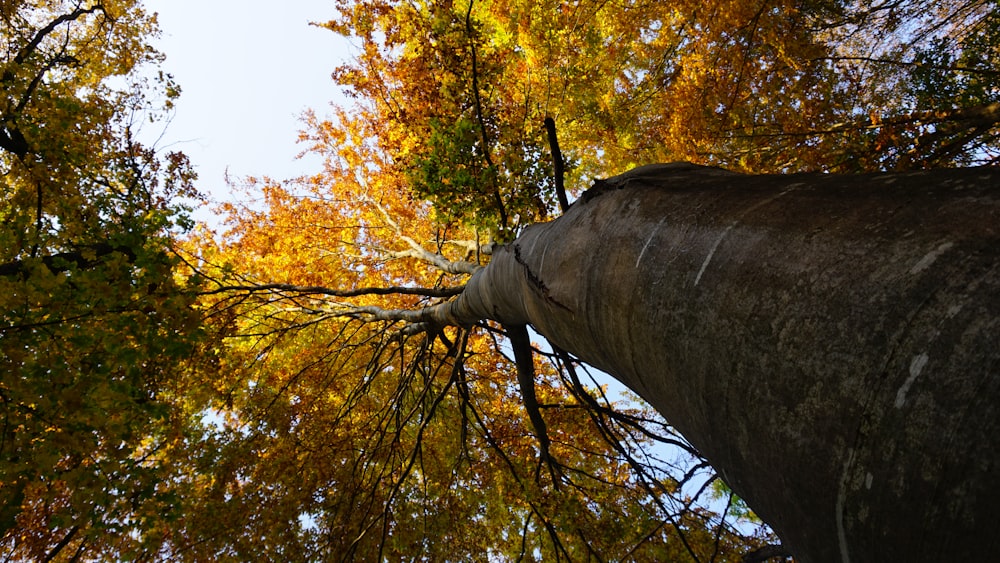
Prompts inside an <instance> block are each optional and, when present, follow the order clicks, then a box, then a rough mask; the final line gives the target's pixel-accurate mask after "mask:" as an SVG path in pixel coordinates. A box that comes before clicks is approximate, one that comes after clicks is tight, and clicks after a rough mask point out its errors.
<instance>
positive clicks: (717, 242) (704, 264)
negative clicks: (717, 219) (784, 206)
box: [694, 183, 805, 285]
mask: <svg viewBox="0 0 1000 563" xmlns="http://www.w3.org/2000/svg"><path fill="white" fill-rule="evenodd" d="M803 185H805V184H802V183H795V184H791V185H789V186H788V187H787V188H786V189H784V190H782V191H781V193H778V194H776V195H773V196H771V197H769V198H767V199H765V200H763V201H758V202H757V203H755V204H753V205H751V206H750V207H748V208H747V209H746V211H744V212H743V213H740V218H742V217H743V216H744V215H747V214H749V213H753V212H754V211H756V210H757V209H759V208H761V207H764V206H765V205H767V204H769V203H771V202H772V201H774V200H776V199H778V198H779V197H781V196H783V195H785V194H787V193H788V192H790V191H792V190H794V189H795V188H798V187H801V186H803ZM739 224H740V219H739V218H737V219H736V220H735V221H733V222H732V223H731V224H730V225H729V226H727V227H726V228H725V229H723V230H722V232H721V233H719V238H717V239H715V244H713V245H712V248H711V249H710V250H709V251H708V256H705V261H704V262H702V263H701V269H700V270H698V275H697V276H695V277H694V285H698V282H700V281H701V276H702V274H704V273H705V269H706V268H708V263H709V262H711V261H712V256H715V251H716V250H718V248H719V245H720V244H722V239H724V238H726V235H728V234H729V231H731V230H733V227H735V226H736V225H739Z"/></svg>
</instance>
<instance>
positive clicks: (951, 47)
mask: <svg viewBox="0 0 1000 563" xmlns="http://www.w3.org/2000/svg"><path fill="white" fill-rule="evenodd" d="M0 19H2V25H3V38H4V40H5V42H4V46H3V47H2V49H3V51H2V55H0V56H2V58H0V72H2V74H0V83H2V84H3V91H2V92H0V120H2V121H0V149H2V150H0V167H2V173H3V178H2V181H0V190H2V191H3V195H4V198H3V203H2V205H0V219H2V220H0V301H2V302H3V306H2V307H0V315H2V322H3V325H2V326H0V339H2V340H0V342H2V349H0V369H2V380H0V399H2V405H3V406H2V408H3V423H2V432H3V433H2V436H0V451H2V454H3V455H2V457H0V498H2V500H3V503H2V504H3V507H2V508H0V531H2V536H0V549H2V550H3V552H4V553H5V555H6V556H7V557H8V558H10V559H12V560H29V559H38V560H43V559H48V560H79V559H142V560H171V561H173V560H191V561H204V560H220V561H227V560H229V561H245V560H271V559H273V560H282V561H315V560H365V561H367V560H392V561H395V560H404V559H405V560H414V559H423V560H545V561H549V560H564V559H565V560H573V561H576V560H637V561H654V560H669V561H685V560H692V561H739V560H741V558H742V557H743V556H744V555H745V554H747V553H750V552H752V551H754V550H756V549H761V548H764V549H765V550H770V552H772V553H777V554H780V553H781V552H780V549H778V548H775V547H770V548H768V547H765V546H766V545H767V544H771V543H775V542H776V541H777V539H776V538H774V537H773V536H772V535H771V534H770V533H769V532H768V530H767V528H766V526H763V525H761V523H759V522H758V521H757V520H756V519H755V518H754V517H753V515H752V514H750V513H749V512H748V511H747V509H746V507H745V506H744V505H742V503H741V502H740V501H739V499H735V498H734V497H732V495H730V494H729V493H728V491H727V490H726V489H725V487H723V486H720V485H719V483H718V482H717V481H716V478H715V477H714V475H713V474H712V473H711V469H710V468H709V467H707V465H706V464H705V463H703V462H702V461H701V459H700V458H699V456H698V453H697V452H696V451H694V450H693V448H691V447H690V446H689V445H687V444H686V442H684V440H683V439H682V438H681V437H679V436H677V435H675V434H674V433H673V431H672V430H671V429H670V427H669V426H668V425H667V424H666V423H665V422H664V421H662V420H661V419H660V418H659V417H658V416H657V415H656V414H655V413H653V412H652V411H651V410H650V409H648V408H646V407H644V406H643V405H642V404H640V403H638V402H637V401H636V400H634V398H628V399H623V398H620V397H619V396H618V393H617V392H614V391H611V390H609V389H608V388H607V387H602V384H601V383H600V382H598V381H595V380H592V379H591V378H590V376H589V374H588V372H587V370H586V367H585V366H583V365H581V364H579V363H578V362H576V361H574V359H573V358H572V357H570V356H569V355H567V354H564V353H562V352H561V351H559V350H552V349H551V348H549V347H547V346H546V345H545V343H544V342H536V350H535V352H536V353H535V355H534V361H535V366H534V367H535V373H536V375H537V377H536V381H535V389H536V392H537V399H538V405H537V407H538V411H540V412H541V414H542V416H543V418H544V421H545V423H546V429H547V430H546V433H547V436H548V438H549V439H550V441H551V447H550V452H549V453H550V456H551V459H548V460H547V459H545V456H543V455H541V454H542V451H541V449H540V436H539V428H538V427H537V425H535V424H533V423H532V422H531V420H530V417H529V414H528V411H526V409H525V406H524V402H523V400H522V399H523V397H522V390H521V389H520V388H519V387H518V384H517V378H516V376H515V375H514V372H515V369H514V363H513V356H512V353H511V350H510V347H509V345H508V344H507V340H506V338H505V335H504V327H501V326H498V325H496V324H492V323H487V322H483V323H480V324H478V325H475V326H454V327H445V326H435V325H432V324H428V323H426V322H423V321H422V320H419V319H417V318H416V317H415V316H413V315H411V313H413V312H414V311H419V310H420V309H421V308H423V307H425V306H428V305H432V304H434V303H439V302H441V301H442V300H445V299H448V298H450V297H453V296H454V295H457V294H458V293H459V292H461V291H462V290H463V288H464V284H465V282H466V280H467V279H468V276H469V275H470V274H472V273H474V272H475V271H476V270H477V268H479V267H481V266H482V265H484V264H486V263H488V261H489V256H490V251H491V250H492V248H493V247H494V246H493V245H495V244H502V243H504V242H507V241H510V240H512V239H513V238H514V237H515V236H516V235H517V234H518V232H519V231H520V230H521V229H522V228H523V227H525V226H526V225H529V224H531V223H533V222H538V221H544V220H547V219H549V218H551V217H552V216H554V215H556V214H557V213H558V212H559V211H558V207H557V205H556V202H557V194H556V191H555V185H556V182H555V177H554V175H553V162H552V160H551V154H552V152H551V147H550V143H549V139H548V137H547V136H546V131H545V129H544V128H543V122H544V120H545V118H546V117H549V118H552V119H553V120H554V123H555V124H556V130H557V133H558V136H559V143H560V145H561V146H562V148H563V153H564V154H565V157H566V160H565V165H566V178H565V179H566V185H567V186H568V188H569V189H570V192H571V194H572V193H579V191H580V190H581V189H582V188H584V187H586V185H587V184H588V182H589V181H590V180H592V179H594V178H598V177H602V176H607V175H610V174H612V173H616V172H620V171H622V170H624V169H626V168H629V167H631V166H633V165H637V164H645V163H649V162H656V161H672V160H689V161H694V162H699V163H704V164H714V165H720V166H725V167H728V168H733V169H739V170H742V171H749V172H761V171H770V172H775V171H797V170H836V171H857V170H869V169H893V168H912V167H926V166H956V165H968V164H980V163H995V159H996V157H997V148H998V147H997V132H998V128H997V122H998V120H1000V109H998V108H1000V106H998V104H1000V100H998V99H997V97H998V95H1000V94H998V91H997V89H996V88H995V86H993V85H994V84H995V78H996V74H997V72H998V71H997V52H998V51H997V44H998V39H1000V32H998V23H1000V21H998V20H997V15H996V12H995V5H994V4H993V3H992V2H974V3H955V2H944V3H942V2H936V1H935V2H930V1H924V0H909V1H906V2H898V3H892V4H891V5H889V4H873V3H868V2H832V3H831V2H790V1H779V2H777V3H759V2H758V3H755V2H748V1H745V0H731V1H728V0H717V1H713V2H708V3H705V2H687V1H682V2H675V3H664V2H655V1H638V2H633V1H625V0H622V1H612V2H588V1H580V2H538V1H521V0H518V1H512V2H487V1H478V2H476V1H473V2H467V3H454V2H429V3H399V2H394V1H389V0H360V1H357V2H346V1H342V2H338V3H337V6H336V11H335V13H334V14H332V18H331V20H330V21H328V22H324V23H322V24H318V25H322V26H324V27H326V28H329V29H330V30H332V31H333V32H336V33H340V34H343V35H346V36H348V37H350V38H351V39H352V40H353V42H354V45H355V46H356V52H355V57H354V58H353V59H352V60H351V61H348V62H346V63H344V64H343V65H342V66H341V67H339V68H338V70H337V71H336V72H335V74H334V79H335V80H336V81H337V82H338V83H340V84H341V85H343V87H344V88H345V90H346V91H347V92H348V93H349V94H350V95H351V96H353V99H354V104H353V105H351V106H350V107H342V108H334V109H333V110H332V115H329V116H323V115H319V114H316V113H309V114H308V115H306V116H305V120H304V132H303V133H302V142H303V144H304V147H305V150H307V151H310V152H312V153H315V154H318V155H320V156H322V158H323V166H322V169H320V170H317V171H316V173H315V174H313V175H311V176H308V177H305V178H300V179H297V180H294V181H285V182H281V181H275V180H272V179H268V178H247V179H245V181H244V182H242V183H241V184H240V185H239V186H236V187H235V189H236V194H234V197H233V199H232V201H231V202H230V203H227V204H225V205H224V206H223V208H222V209H221V217H222V218H221V219H220V222H221V223H220V226H218V227H217V228H214V229H213V228H211V227H208V226H200V227H198V228H197V229H195V230H194V231H193V232H190V233H188V232H186V231H187V230H188V229H189V228H190V227H191V226H192V225H191V224H190V222H189V221H188V220H186V219H185V217H184V213H183V212H184V208H183V206H182V205H181V204H180V201H181V198H191V197H195V196H196V195H197V194H196V193H195V192H194V190H193V182H194V180H195V177H194V175H193V173H192V172H191V171H190V169H189V167H188V163H187V161H186V159H185V157H184V156H183V155H181V154H173V153H171V154H163V153H161V152H158V151H156V150H154V149H152V148H149V147H145V146H142V145H141V144H140V143H138V142H137V141H136V133H137V128H138V127H139V124H140V123H142V122H146V121H149V118H153V120H154V121H155V119H156V118H158V117H159V116H160V115H161V114H160V113H159V112H160V111H161V110H162V109H169V106H170V100H171V99H172V98H173V97H175V96H176V95H177V94H178V93H179V89H178V88H177V86H176V85H174V84H173V82H172V80H171V79H170V77H169V76H166V75H164V74H162V73H159V72H157V71H156V65H157V64H158V62H159V61H160V55H159V54H158V53H156V52H155V51H153V50H152V49H151V48H150V47H149V46H148V39H149V37H151V36H152V35H153V34H155V33H156V25H155V18H154V17H152V16H150V15H148V14H146V13H145V12H143V10H142V9H141V6H139V5H138V3H137V2H131V1H124V0H123V1H114V2H112V1H101V2H70V1H51V2H35V3H26V2H16V1H15V2H0ZM139 69H143V72H141V73H140V72H139ZM151 99H158V100H161V101H162V102H163V103H162V104H159V105H157V104H154V103H152V102H150V100H151ZM164 105H165V106H166V108H163V107H160V106H164ZM241 190H242V191H241ZM244 195H245V197H243V196H244ZM188 201H190V200H188ZM239 201H243V202H246V203H238V202H239ZM761 553H764V552H761Z"/></svg>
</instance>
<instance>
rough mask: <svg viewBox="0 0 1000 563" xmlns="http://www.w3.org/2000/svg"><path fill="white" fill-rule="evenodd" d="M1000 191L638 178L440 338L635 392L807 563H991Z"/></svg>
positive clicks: (558, 229) (938, 185)
mask: <svg viewBox="0 0 1000 563" xmlns="http://www.w3.org/2000/svg"><path fill="white" fill-rule="evenodd" d="M998 184H1000V171H998V170H990V169H964V170H942V171H935V172H914V173H906V174H891V175H867V176H830V175H790V176H742V175H737V174H731V173H728V172H724V171H721V170H717V169H710V168H698V167H693V166H691V165H683V164H682V165H654V166H648V167H643V168H639V169H636V170H633V171H631V172H629V173H626V174H624V175H622V176H617V177H615V178H611V179H609V180H605V181H603V182H598V183H597V184H596V185H595V187H594V188H593V189H591V190H590V191H588V192H587V193H586V194H584V196H583V197H582V198H581V199H580V200H578V201H577V202H575V203H574V204H573V205H572V207H571V208H570V209H569V211H568V212H567V213H566V214H565V215H564V216H562V217H561V218H559V219H557V220H555V221H552V222H550V223H545V224H541V225H536V226H533V227H531V228H529V229H528V230H526V231H525V232H524V233H523V234H522V235H521V236H520V237H519V238H518V239H517V240H516V241H515V242H513V243H512V244H509V245H507V246H506V247H504V248H503V249H501V250H500V251H498V252H496V253H495V255H494V257H493V261H492V262H491V264H490V265H489V266H488V267H487V268H485V269H484V270H482V271H480V272H479V273H478V274H476V275H475V276H474V277H473V279H472V280H471V282H470V284H469V286H468V288H467V290H466V292H465V293H464V294H463V295H462V296H461V297H460V298H459V299H458V300H456V301H454V302H452V304H451V305H450V306H449V307H447V308H445V309H444V310H441V311H439V320H442V321H444V320H447V321H450V322H470V321H472V320H476V319H481V318H492V319H496V320H498V321H501V322H504V323H508V324H531V325H533V326H534V327H535V329H536V330H538V332H539V333H541V334H543V335H545V336H546V337H548V338H549V339H551V340H552V341H553V342H554V343H555V344H557V345H558V346H559V347H561V348H563V349H565V350H568V351H570V352H571V353H573V354H575V355H577V356H578V357H580V358H581V359H583V360H585V361H586V362H588V363H590V364H592V365H593V366H595V367H597V368H600V369H602V370H605V371H607V372H608V373H610V374H611V375H613V376H614V377H616V378H617V379H619V380H621V381H622V382H623V383H624V384H626V385H628V386H629V387H630V388H632V389H633V390H634V391H635V392H637V393H638V394H639V395H641V396H642V397H643V398H645V399H646V400H647V401H649V402H650V403H651V404H652V405H653V406H654V407H655V408H656V409H657V410H659V411H660V412H661V413H663V415H664V416H665V417H666V418H667V419H668V421H669V422H670V423H671V424H673V425H674V426H675V427H676V428H677V429H678V430H679V431H680V432H681V433H683V434H684V436H686V437H687V438H688V440H690V441H691V443H692V444H694V445H695V446H696V447H697V448H698V449H699V450H700V451H701V452H702V453H703V454H704V455H705V456H706V457H707V458H708V460H709V461H711V462H712V463H713V464H714V466H715V467H716V468H717V470H718V471H719V472H720V474H721V475H722V476H723V478H724V479H725V480H726V482H727V483H728V484H729V485H730V486H731V487H732V488H733V490H734V491H736V493H737V494H739V495H740V496H741V497H743V498H744V499H745V500H746V501H747V502H748V503H749V504H750V506H751V507H753V508H754V510H756V511H757V513H758V514H759V515H760V516H761V517H762V518H764V520H765V521H767V522H768V523H770V524H771V525H772V526H773V527H774V529H775V530H776V531H777V532H778V534H779V535H780V536H781V537H782V539H783V541H784V542H785V545H786V546H787V547H788V548H789V549H790V550H791V551H792V552H793V553H795V554H796V556H797V557H798V558H799V560H800V561H803V562H805V563H809V562H828V561H845V562H846V561H851V562H860V561H911V562H913V561H935V562H936V561H977V560H978V561H984V560H988V559H991V558H994V557H996V554H997V553H998V552H1000V536H998V534H996V532H995V529H996V528H997V526H998V525H1000V484H998V478H1000V272H998V269H1000V259H998V258H1000V185H998Z"/></svg>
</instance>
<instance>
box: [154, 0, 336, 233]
mask: <svg viewBox="0 0 1000 563" xmlns="http://www.w3.org/2000/svg"><path fill="white" fill-rule="evenodd" d="M145 5H146V9H147V10H148V11H149V12H156V13H157V14H158V19H159V23H160V28H161V31H162V37H160V38H159V39H157V40H156V41H154V45H155V46H156V47H157V49H158V50H160V51H161V52H162V53H164V54H165V55H166V56H167V59H166V62H165V63H164V64H163V65H162V70H164V71H166V72H168V73H170V74H172V75H173V76H174V79H175V80H176V81H177V83H178V84H179V85H180V87H181V97H180V99H179V100H178V101H177V104H176V109H175V113H174V116H173V118H172V120H171V122H170V123H169V124H168V125H167V126H166V130H165V133H164V136H163V138H162V139H160V140H159V141H158V142H157V146H158V148H160V149H161V150H180V151H182V152H184V153H185V154H187V155H188V157H189V158H190V159H191V162H192V163H193V164H194V165H195V167H196V169H197V170H198V173H199V179H198V186H199V188H200V189H201V190H202V192H205V193H207V194H209V195H210V197H212V198H213V199H215V200H224V199H227V198H228V195H229V194H228V188H227V186H226V184H225V180H224V179H225V175H226V173H227V170H228V173H229V174H230V175H231V176H233V177H235V178H239V177H244V176H249V175H254V176H264V175H266V176H270V177H272V178H277V179H282V178H291V177H294V176H298V175H301V174H304V173H309V172H315V171H317V170H318V166H319V163H318V161H317V160H316V159H308V158H307V159H304V160H296V158H295V156H296V154H298V153H299V152H300V151H301V150H302V148H303V147H301V146H300V145H298V144H296V139H297V138H298V132H299V130H300V129H302V123H301V120H300V118H301V115H302V113H303V112H304V111H305V110H307V109H310V108H312V109H314V110H316V112H317V113H318V114H320V115H325V114H327V113H329V111H328V108H329V107H330V103H331V102H336V103H339V104H346V101H345V99H344V98H343V95H342V93H341V92H340V90H339V88H338V87H337V86H336V85H335V84H334V82H333V81H332V79H331V78H330V73H331V72H332V71H333V70H334V69H335V68H336V67H337V66H338V65H340V64H342V63H343V62H345V61H346V60H348V58H349V57H350V56H351V54H350V48H349V44H348V42H347V41H346V40H345V39H344V38H342V37H340V36H338V35H337V34H335V33H333V32H332V31H329V30H326V29H322V28H318V27H314V26H310V25H309V22H311V21H320V22H322V21H327V20H329V19H331V18H332V17H333V15H334V3H333V2H331V1H330V0H292V1H289V2H273V1H271V2H264V1H261V0H146V2H145ZM158 134H159V131H158V132H157V135H158ZM206 215H207V210H200V211H199V212H198V213H196V216H195V217H196V218H197V219H201V220H205V219H206Z"/></svg>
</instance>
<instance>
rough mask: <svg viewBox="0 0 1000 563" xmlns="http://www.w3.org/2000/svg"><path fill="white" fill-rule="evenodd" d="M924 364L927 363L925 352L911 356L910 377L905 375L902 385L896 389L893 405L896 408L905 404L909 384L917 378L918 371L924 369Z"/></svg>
mask: <svg viewBox="0 0 1000 563" xmlns="http://www.w3.org/2000/svg"><path fill="white" fill-rule="evenodd" d="M925 365H927V354H917V355H916V356H913V361H911V362H910V377H907V378H906V381H904V382H903V385H902V386H900V388H899V390H898V391H896V403H895V405H896V408H897V409H900V408H903V405H904V404H906V393H907V392H909V390H910V386H911V385H913V381H914V380H916V379H917V376H918V375H920V372H921V371H923V370H924V366H925Z"/></svg>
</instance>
